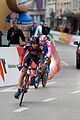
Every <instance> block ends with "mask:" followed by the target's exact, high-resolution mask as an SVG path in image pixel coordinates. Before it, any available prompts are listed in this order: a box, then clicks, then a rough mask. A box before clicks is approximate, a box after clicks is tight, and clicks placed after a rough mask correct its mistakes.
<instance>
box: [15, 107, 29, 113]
mask: <svg viewBox="0 0 80 120" xmlns="http://www.w3.org/2000/svg"><path fill="white" fill-rule="evenodd" d="M28 109H29V108H28V107H22V108H19V109H17V110H13V112H15V113H19V112H22V111H24V110H28Z"/></svg>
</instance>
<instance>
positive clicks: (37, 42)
mask: <svg viewBox="0 0 80 120" xmlns="http://www.w3.org/2000/svg"><path fill="white" fill-rule="evenodd" d="M34 43H36V44H39V38H38V37H32V38H31V44H34Z"/></svg>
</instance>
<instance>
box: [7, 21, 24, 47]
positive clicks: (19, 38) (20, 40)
mask: <svg viewBox="0 0 80 120" xmlns="http://www.w3.org/2000/svg"><path fill="white" fill-rule="evenodd" d="M7 40H8V41H9V42H8V45H9V46H10V45H24V44H25V37H24V34H23V32H22V30H20V29H19V28H18V26H17V24H16V23H15V22H14V23H13V27H11V28H10V29H9V30H8V34H7Z"/></svg>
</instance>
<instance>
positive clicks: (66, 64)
mask: <svg viewBox="0 0 80 120" xmlns="http://www.w3.org/2000/svg"><path fill="white" fill-rule="evenodd" d="M61 64H62V65H65V66H69V64H68V63H66V62H64V61H63V60H61Z"/></svg>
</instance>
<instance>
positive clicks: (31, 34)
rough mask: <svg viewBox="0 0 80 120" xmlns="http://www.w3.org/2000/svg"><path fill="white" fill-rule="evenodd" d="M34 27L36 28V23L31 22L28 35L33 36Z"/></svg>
mask: <svg viewBox="0 0 80 120" xmlns="http://www.w3.org/2000/svg"><path fill="white" fill-rule="evenodd" d="M36 28H37V23H35V22H33V24H32V25H31V27H30V37H32V36H34V34H35V31H36Z"/></svg>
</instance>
